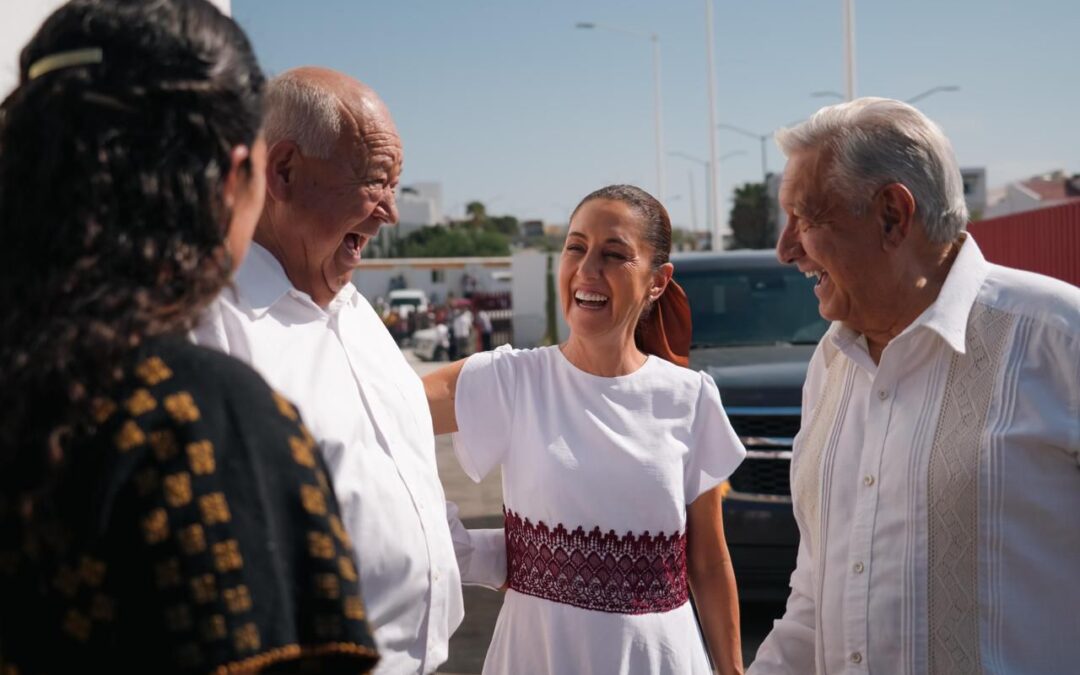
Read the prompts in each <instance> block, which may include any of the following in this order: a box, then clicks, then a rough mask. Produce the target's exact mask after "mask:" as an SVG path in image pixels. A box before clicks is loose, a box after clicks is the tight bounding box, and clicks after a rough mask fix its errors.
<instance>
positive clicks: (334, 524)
mask: <svg viewBox="0 0 1080 675" xmlns="http://www.w3.org/2000/svg"><path fill="white" fill-rule="evenodd" d="M330 531H331V532H333V533H334V536H335V537H337V538H338V541H340V542H341V543H342V545H343V546H345V547H346V548H352V545H351V544H350V543H349V534H348V533H347V532H346V531H345V527H344V526H343V525H342V524H341V518H338V517H337V516H336V515H331V516H330Z"/></svg>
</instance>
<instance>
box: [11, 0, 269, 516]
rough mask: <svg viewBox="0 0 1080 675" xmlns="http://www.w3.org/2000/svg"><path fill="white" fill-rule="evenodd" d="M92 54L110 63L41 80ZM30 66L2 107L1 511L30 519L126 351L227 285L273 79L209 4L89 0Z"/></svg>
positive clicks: (36, 51)
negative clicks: (241, 180)
mask: <svg viewBox="0 0 1080 675" xmlns="http://www.w3.org/2000/svg"><path fill="white" fill-rule="evenodd" d="M86 48H100V49H101V50H102V59H101V62H100V63H89V64H81V65H74V66H69V67H63V68H59V69H56V70H52V71H50V72H46V73H44V74H41V75H39V76H37V77H35V78H33V79H31V78H30V77H29V73H28V71H29V69H30V67H31V65H33V64H34V63H36V62H39V60H40V59H42V58H43V57H47V56H50V55H54V54H57V53H62V52H68V51H71V50H79V49H86ZM19 68H20V83H19V86H18V88H17V89H15V91H14V92H12V93H11V95H9V96H8V97H7V99H6V100H5V101H4V102H3V105H2V106H0V308H3V309H2V315H0V502H2V501H4V500H5V499H6V501H7V504H6V507H7V508H18V509H20V510H21V511H22V512H23V515H24V517H29V515H28V514H30V513H32V512H33V511H34V510H35V508H36V507H37V506H41V505H42V504H46V503H47V501H48V500H47V499H46V497H47V495H48V493H49V490H50V488H51V485H52V484H53V483H54V480H53V479H54V478H55V477H56V475H57V474H58V473H59V470H60V467H62V466H63V465H64V463H65V455H66V454H67V453H68V452H70V450H71V448H72V447H73V446H74V445H75V444H76V443H78V442H79V440H80V439H81V438H86V437H87V436H88V435H90V434H93V433H94V432H95V428H94V426H93V422H92V416H91V415H90V409H91V401H92V399H93V398H94V397H95V396H97V395H98V394H99V393H101V392H107V391H108V390H109V387H110V386H113V385H114V384H115V381H116V380H117V379H118V378H119V377H121V365H122V364H123V363H124V360H125V358H128V356H129V354H131V353H132V351H133V350H136V349H138V347H139V346H140V345H141V344H142V343H143V342H144V341H145V340H146V339H147V338H150V337H154V336H160V335H166V334H179V333H183V332H184V331H186V330H188V329H189V328H190V327H191V325H192V324H193V322H194V320H195V318H196V317H197V316H198V314H199V312H200V310H201V309H202V308H204V307H205V306H206V305H207V304H208V303H209V302H210V301H211V300H212V299H213V298H214V296H215V295H216V294H217V292H218V291H219V290H220V289H221V287H222V286H223V285H224V284H226V283H227V281H228V279H229V275H230V272H231V267H232V265H231V262H230V259H229V255H228V253H227V251H226V247H225V235H226V229H227V227H228V222H229V216H230V214H229V213H228V210H227V209H226V207H225V205H224V202H223V194H222V191H223V185H224V179H225V177H226V176H227V174H228V171H229V168H230V152H231V149H232V148H233V147H235V146H237V145H247V146H251V145H252V144H253V143H254V142H255V140H256V138H257V136H258V133H259V127H260V123H261V116H262V90H263V85H264V77H263V74H262V72H261V70H260V69H259V66H258V63H257V61H256V59H255V55H254V53H253V51H252V49H251V46H250V44H249V43H248V40H247V38H246V37H245V36H244V34H243V32H242V31H241V30H240V28H239V27H238V26H237V25H236V24H235V23H234V22H233V21H232V20H231V19H229V18H228V17H226V16H224V15H222V14H221V13H220V12H219V11H218V10H217V8H215V7H214V6H213V5H212V4H210V3H209V2H206V0H126V1H125V0H73V1H72V2H69V3H68V4H66V5H64V6H63V7H61V8H60V9H59V10H57V11H56V13H54V14H53V15H52V16H51V17H49V18H48V19H47V20H46V21H45V23H44V24H43V25H42V26H41V28H40V29H39V30H38V32H37V34H36V35H35V36H34V37H33V38H32V39H31V41H30V43H29V44H28V45H27V46H26V47H25V48H24V49H23V51H22V55H21V57H20V61H19ZM245 170H250V165H249V166H247V167H245ZM2 508H5V504H4V503H0V509H2Z"/></svg>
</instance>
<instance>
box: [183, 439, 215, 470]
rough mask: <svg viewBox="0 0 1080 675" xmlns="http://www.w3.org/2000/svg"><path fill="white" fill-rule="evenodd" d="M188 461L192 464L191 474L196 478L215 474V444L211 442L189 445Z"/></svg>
mask: <svg viewBox="0 0 1080 675" xmlns="http://www.w3.org/2000/svg"><path fill="white" fill-rule="evenodd" d="M187 454H188V461H190V462H191V472H192V473H194V474H195V475H196V476H205V475H207V474H211V473H214V469H215V468H216V467H215V464H214V444H213V443H211V442H210V441H196V442H195V443H188V446H187Z"/></svg>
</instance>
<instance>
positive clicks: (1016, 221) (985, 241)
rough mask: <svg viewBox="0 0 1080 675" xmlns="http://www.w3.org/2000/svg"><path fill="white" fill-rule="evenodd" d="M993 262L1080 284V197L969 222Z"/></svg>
mask: <svg viewBox="0 0 1080 675" xmlns="http://www.w3.org/2000/svg"><path fill="white" fill-rule="evenodd" d="M968 231H969V232H971V234H972V236H974V237H975V241H977V242H978V244H979V248H980V249H982V252H983V255H985V256H986V259H987V260H989V261H990V262H995V263H997V264H999V265H1007V266H1009V267H1016V268H1018V269H1022V270H1030V271H1032V272H1038V273H1039V274H1045V275H1047V276H1050V277H1055V278H1057V279H1061V280H1063V281H1067V282H1069V283H1070V284H1073V285H1076V286H1080V199H1077V200H1074V201H1072V202H1070V203H1067V204H1062V205H1060V206H1052V207H1050V208H1045V209H1038V210H1036V211H1027V212H1025V213H1017V214H1013V215H1011V216H1002V217H1000V218H991V219H989V220H980V221H978V222H976V223H971V224H970V225H968Z"/></svg>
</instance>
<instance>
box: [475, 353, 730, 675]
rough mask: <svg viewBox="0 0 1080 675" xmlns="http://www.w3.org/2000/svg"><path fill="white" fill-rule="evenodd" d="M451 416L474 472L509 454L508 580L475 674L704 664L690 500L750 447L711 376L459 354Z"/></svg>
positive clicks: (612, 674) (675, 670) (691, 669)
mask: <svg viewBox="0 0 1080 675" xmlns="http://www.w3.org/2000/svg"><path fill="white" fill-rule="evenodd" d="M456 415H457V421H458V427H459V430H460V431H459V433H458V434H457V435H455V438H454V445H455V450H456V452H457V454H458V459H459V460H460V462H461V464H462V466H463V467H464V469H465V471H466V472H467V473H468V474H469V475H470V476H471V477H472V478H473V479H474V480H480V479H481V478H483V476H484V475H485V474H487V473H488V472H489V471H490V470H491V469H493V468H494V467H495V466H497V465H500V464H501V465H502V472H503V473H502V475H503V499H504V503H505V507H506V509H507V512H508V514H507V516H508V517H507V540H508V546H507V554H508V557H509V559H510V567H511V570H510V580H511V589H510V590H509V591H507V595H506V599H505V602H504V604H503V608H502V612H501V613H500V615H499V620H498V624H497V625H496V628H495V635H494V637H493V639H492V643H491V646H490V648H489V650H488V655H487V661H486V663H485V665H484V672H485V673H493V674H510V673H512V674H513V675H528V674H530V673H552V674H562V673H575V674H578V675H589V674H592V675H630V674H637V673H643V674H644V673H649V674H653V673H658V674H660V673H669V674H671V675H676V674H678V675H684V674H686V673H692V674H697V673H701V674H702V675H704V674H705V673H708V672H709V666H708V662H707V658H706V654H705V650H704V646H703V643H702V640H701V637H700V633H699V631H698V627H697V625H696V622H695V620H694V616H693V611H692V608H691V606H690V604H689V603H688V602H686V589H685V584H686V582H685V557H683V558H681V559H680V558H679V555H680V551H681V553H682V554H683V555H684V554H685V538H684V536H683V535H684V533H685V531H686V506H687V504H689V503H691V502H693V501H694V499H696V498H697V497H698V496H699V495H701V494H702V493H704V492H706V491H708V490H710V489H712V488H713V487H715V486H716V485H718V484H719V483H720V482H721V481H723V480H724V479H725V478H726V477H727V476H728V475H730V474H731V472H732V471H734V470H735V468H736V467H737V466H738V464H739V463H740V462H741V461H742V458H743V456H744V455H745V450H744V449H743V447H742V445H741V444H740V442H739V440H738V437H737V436H736V435H735V432H734V430H732V428H731V425H730V423H729V422H728V419H727V416H726V415H725V413H724V410H723V408H722V406H721V404H720V395H719V392H718V391H717V389H716V385H715V384H714V383H713V381H712V378H710V377H709V376H708V375H705V374H703V373H696V372H694V371H691V370H687V369H685V368H679V367H677V366H675V365H672V364H670V363H668V362H666V361H664V360H662V359H659V358H657V357H653V356H650V357H649V358H648V360H647V361H646V362H645V364H644V365H643V366H642V367H641V368H639V369H638V370H637V371H636V372H634V373H632V374H630V375H626V376H622V377H612V378H606V377H597V376H594V375H590V374H588V373H585V372H584V371H581V370H579V369H577V368H576V367H575V366H573V365H572V364H571V363H570V362H569V361H568V360H567V359H566V357H564V356H563V354H562V352H561V351H560V350H559V348H558V347H548V348H543V349H534V350H510V349H507V348H503V349H500V350H497V351H495V352H487V353H483V354H476V355H474V356H472V357H471V358H470V359H469V360H468V362H467V363H466V364H465V367H464V368H463V369H462V372H461V376H460V378H459V380H458V385H457V399H456ZM577 528H581V530H580V531H577ZM661 535H662V536H661ZM605 561H606V564H605ZM515 570H516V571H515ZM680 575H681V576H680ZM515 588H517V589H520V590H515ZM634 588H637V589H638V591H641V590H642V589H646V590H645V592H644V593H641V592H638V593H636V595H635V593H633V592H632V590H633V589H634ZM632 595H633V596H635V597H632V598H631V597H628V596H632Z"/></svg>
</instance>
